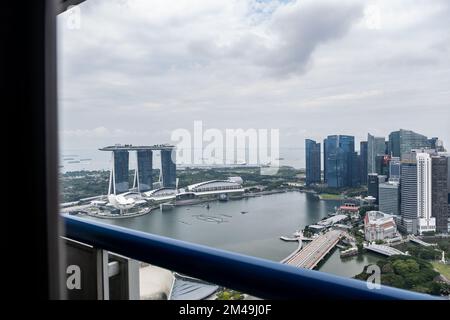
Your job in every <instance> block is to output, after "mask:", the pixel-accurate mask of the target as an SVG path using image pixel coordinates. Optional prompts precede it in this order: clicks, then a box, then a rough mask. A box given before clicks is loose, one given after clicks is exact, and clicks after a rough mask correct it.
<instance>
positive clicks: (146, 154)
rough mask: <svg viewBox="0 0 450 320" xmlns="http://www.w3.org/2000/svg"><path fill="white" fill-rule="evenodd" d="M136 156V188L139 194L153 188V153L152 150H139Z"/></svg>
mask: <svg viewBox="0 0 450 320" xmlns="http://www.w3.org/2000/svg"><path fill="white" fill-rule="evenodd" d="M136 155H137V171H136V175H135V177H136V181H135V186H136V187H137V188H138V190H139V192H145V191H149V190H151V189H152V187H153V177H152V172H153V152H152V150H137V151H136ZM136 184H137V185H136Z"/></svg>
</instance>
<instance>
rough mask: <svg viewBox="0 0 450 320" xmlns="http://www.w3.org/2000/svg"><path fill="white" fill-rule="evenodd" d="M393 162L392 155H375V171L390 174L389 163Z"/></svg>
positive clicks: (380, 173) (379, 173)
mask: <svg viewBox="0 0 450 320" xmlns="http://www.w3.org/2000/svg"><path fill="white" fill-rule="evenodd" d="M390 162H391V156H389V155H387V154H384V155H377V156H376V157H375V172H376V173H378V175H383V176H389V163H390Z"/></svg>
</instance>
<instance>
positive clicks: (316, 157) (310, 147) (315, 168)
mask: <svg viewBox="0 0 450 320" xmlns="http://www.w3.org/2000/svg"><path fill="white" fill-rule="evenodd" d="M305 155H306V185H310V184H312V183H320V180H321V179H320V175H321V165H320V143H316V142H315V141H314V140H311V139H306V140H305Z"/></svg>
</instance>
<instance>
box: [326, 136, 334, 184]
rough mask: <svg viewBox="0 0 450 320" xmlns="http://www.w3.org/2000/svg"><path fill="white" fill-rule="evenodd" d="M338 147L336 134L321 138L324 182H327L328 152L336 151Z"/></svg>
mask: <svg viewBox="0 0 450 320" xmlns="http://www.w3.org/2000/svg"><path fill="white" fill-rule="evenodd" d="M337 147H338V136H337V135H333V136H328V137H327V138H326V139H324V140H323V176H324V182H326V183H327V182H328V157H329V155H330V153H333V152H335V151H336V149H337Z"/></svg>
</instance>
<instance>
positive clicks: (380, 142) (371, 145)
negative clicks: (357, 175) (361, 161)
mask: <svg viewBox="0 0 450 320" xmlns="http://www.w3.org/2000/svg"><path fill="white" fill-rule="evenodd" d="M385 151H386V144H385V142H384V137H374V136H372V135H371V134H370V133H369V134H367V172H368V173H375V172H376V156H377V155H384V154H385Z"/></svg>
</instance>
